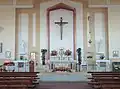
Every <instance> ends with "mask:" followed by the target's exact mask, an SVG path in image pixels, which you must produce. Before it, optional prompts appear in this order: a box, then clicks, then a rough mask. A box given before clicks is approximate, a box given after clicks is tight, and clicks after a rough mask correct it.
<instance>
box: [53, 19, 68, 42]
mask: <svg viewBox="0 0 120 89" xmlns="http://www.w3.org/2000/svg"><path fill="white" fill-rule="evenodd" d="M55 24H58V25H59V26H60V35H61V36H60V38H61V40H62V35H63V25H64V24H68V22H63V18H62V17H60V22H55Z"/></svg>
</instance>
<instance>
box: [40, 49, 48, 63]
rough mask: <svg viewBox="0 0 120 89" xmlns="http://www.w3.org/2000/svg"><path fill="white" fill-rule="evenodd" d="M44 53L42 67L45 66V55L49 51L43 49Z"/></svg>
mask: <svg viewBox="0 0 120 89" xmlns="http://www.w3.org/2000/svg"><path fill="white" fill-rule="evenodd" d="M41 52H42V65H45V53H46V52H47V49H41Z"/></svg>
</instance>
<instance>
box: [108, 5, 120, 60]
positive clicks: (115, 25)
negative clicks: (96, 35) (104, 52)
mask: <svg viewBox="0 0 120 89" xmlns="http://www.w3.org/2000/svg"><path fill="white" fill-rule="evenodd" d="M108 25H109V58H113V55H112V52H113V51H114V50H118V51H119V58H120V8H119V7H110V8H108Z"/></svg>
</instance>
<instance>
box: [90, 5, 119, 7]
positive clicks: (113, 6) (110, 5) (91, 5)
mask: <svg viewBox="0 0 120 89" xmlns="http://www.w3.org/2000/svg"><path fill="white" fill-rule="evenodd" d="M88 7H95V8H96V7H97V8H98V7H100V8H105V7H120V5H88Z"/></svg>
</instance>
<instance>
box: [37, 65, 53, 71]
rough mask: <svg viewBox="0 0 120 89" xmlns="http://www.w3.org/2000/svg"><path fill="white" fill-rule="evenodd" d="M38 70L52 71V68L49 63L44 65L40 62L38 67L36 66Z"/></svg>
mask: <svg viewBox="0 0 120 89" xmlns="http://www.w3.org/2000/svg"><path fill="white" fill-rule="evenodd" d="M36 71H37V72H51V71H52V70H50V69H49V66H48V65H42V64H40V65H39V66H38V67H37V68H36Z"/></svg>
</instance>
